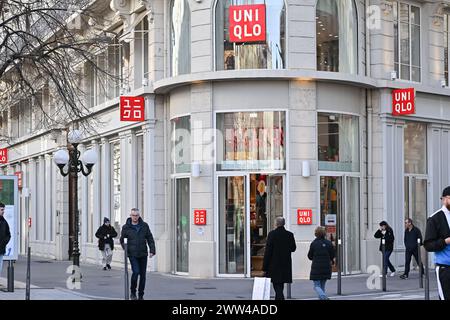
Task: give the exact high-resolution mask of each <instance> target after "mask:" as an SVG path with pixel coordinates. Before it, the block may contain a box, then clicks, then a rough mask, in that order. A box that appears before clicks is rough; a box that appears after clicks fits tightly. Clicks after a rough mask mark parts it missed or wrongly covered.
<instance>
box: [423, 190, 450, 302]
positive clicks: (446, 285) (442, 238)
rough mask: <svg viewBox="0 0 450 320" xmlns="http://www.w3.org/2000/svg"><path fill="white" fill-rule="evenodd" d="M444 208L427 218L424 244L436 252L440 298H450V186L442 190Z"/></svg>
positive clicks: (435, 261) (430, 250)
mask: <svg viewBox="0 0 450 320" xmlns="http://www.w3.org/2000/svg"><path fill="white" fill-rule="evenodd" d="M441 200H442V208H441V209H440V210H438V211H436V212H435V213H433V214H432V215H431V217H429V218H428V220H427V228H426V230H425V240H424V242H423V245H424V247H425V249H426V250H427V251H429V252H434V263H435V265H436V277H437V283H438V291H439V298H440V299H441V300H450V186H448V187H447V188H445V189H444V191H443V192H442V197H441Z"/></svg>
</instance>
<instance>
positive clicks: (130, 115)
mask: <svg viewBox="0 0 450 320" xmlns="http://www.w3.org/2000/svg"><path fill="white" fill-rule="evenodd" d="M144 109H145V103H144V97H120V121H144V118H145V117H144Z"/></svg>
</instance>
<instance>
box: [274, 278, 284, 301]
mask: <svg viewBox="0 0 450 320" xmlns="http://www.w3.org/2000/svg"><path fill="white" fill-rule="evenodd" d="M273 290H275V300H284V294H283V290H284V283H282V282H281V283H275V282H274V283H273Z"/></svg>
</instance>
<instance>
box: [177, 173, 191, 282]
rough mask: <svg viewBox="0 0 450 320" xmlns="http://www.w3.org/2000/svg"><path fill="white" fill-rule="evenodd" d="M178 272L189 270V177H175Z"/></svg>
mask: <svg viewBox="0 0 450 320" xmlns="http://www.w3.org/2000/svg"><path fill="white" fill-rule="evenodd" d="M175 210H176V228H177V230H176V237H177V242H176V272H183V273H187V272H189V240H190V230H189V229H190V228H189V224H190V220H189V216H190V215H189V213H190V211H191V205H190V185H189V178H178V179H175Z"/></svg>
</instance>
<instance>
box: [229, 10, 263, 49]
mask: <svg viewBox="0 0 450 320" xmlns="http://www.w3.org/2000/svg"><path fill="white" fill-rule="evenodd" d="M228 15H229V22H230V42H260V41H266V5H265V4H253V5H245V6H230V8H229V11H228Z"/></svg>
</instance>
